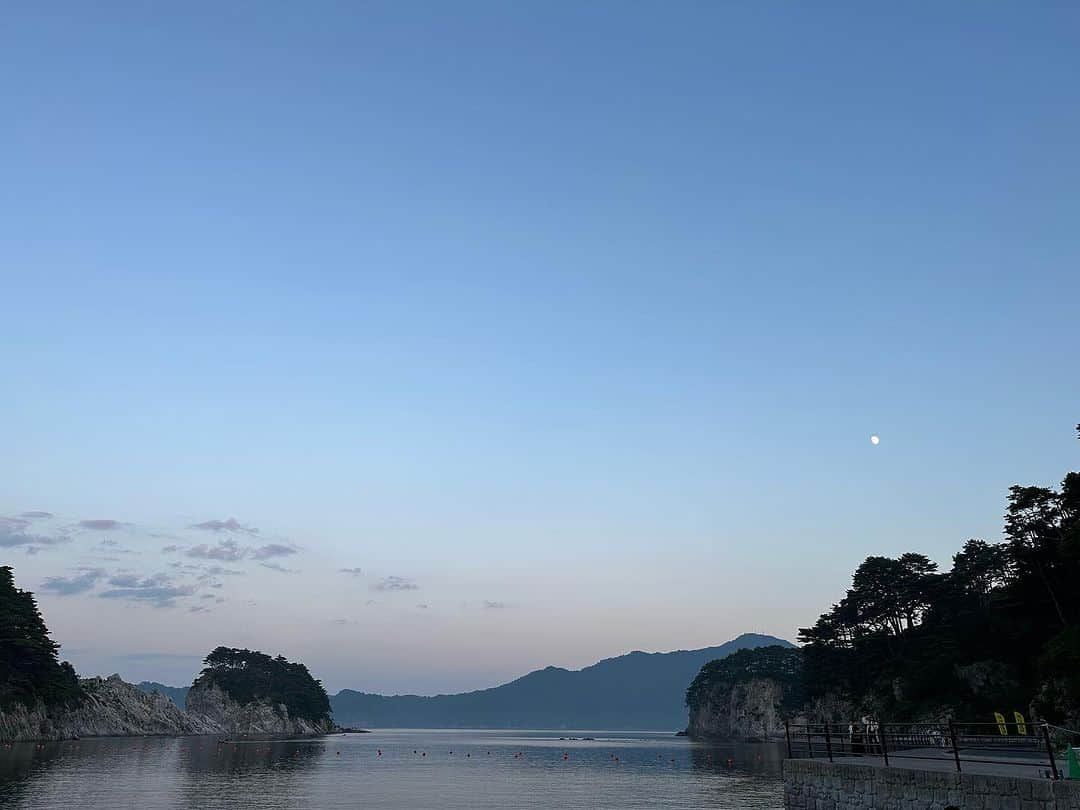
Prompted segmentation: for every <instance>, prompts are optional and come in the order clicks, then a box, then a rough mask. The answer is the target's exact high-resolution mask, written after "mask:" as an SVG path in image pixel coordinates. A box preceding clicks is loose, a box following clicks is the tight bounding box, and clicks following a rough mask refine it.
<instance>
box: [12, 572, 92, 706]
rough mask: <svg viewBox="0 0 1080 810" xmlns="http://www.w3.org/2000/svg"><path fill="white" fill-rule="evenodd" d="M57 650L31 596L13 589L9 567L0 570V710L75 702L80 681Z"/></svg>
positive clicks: (13, 578) (13, 583) (13, 584)
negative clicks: (18, 704) (20, 705)
mask: <svg viewBox="0 0 1080 810" xmlns="http://www.w3.org/2000/svg"><path fill="white" fill-rule="evenodd" d="M59 650H60V645H59V644H57V643H56V642H55V641H53V640H52V639H51V638H49V630H48V628H46V627H45V622H44V620H43V619H42V618H41V613H40V612H39V611H38V607H37V602H35V601H34V595H33V594H32V593H30V592H29V591H23V590H20V589H18V588H16V587H15V577H14V575H13V574H12V572H11V567H10V566H7V565H4V566H0V709H6V708H8V707H10V706H12V705H13V704H15V703H21V704H23V705H25V706H33V705H34V704H35V703H37V702H38V701H43V702H44V703H45V704H46V705H49V706H52V705H56V704H61V703H70V702H73V701H76V700H78V698H79V696H80V692H79V679H78V677H76V675H75V670H74V669H73V668H72V666H71V664H69V663H67V662H66V661H64V662H61V661H60V660H59V659H58V657H57V653H58V652H59Z"/></svg>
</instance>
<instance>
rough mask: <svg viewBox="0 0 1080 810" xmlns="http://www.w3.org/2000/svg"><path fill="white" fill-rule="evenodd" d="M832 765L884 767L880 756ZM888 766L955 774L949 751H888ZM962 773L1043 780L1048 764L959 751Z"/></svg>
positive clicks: (1026, 754) (1020, 755)
mask: <svg viewBox="0 0 1080 810" xmlns="http://www.w3.org/2000/svg"><path fill="white" fill-rule="evenodd" d="M833 762H839V763H843V764H845V765H869V766H873V767H879V768H883V767H885V763H884V762H883V761H882V759H881V757H880V756H874V755H864V756H835V757H833ZM889 765H890V766H891V767H894V768H910V769H912V770H921V771H944V772H953V773H955V772H956V760H955V759H954V758H953V752H952V750H951V749H948V748H945V749H942V748H908V749H904V750H901V751H890V752H889ZM1057 766H1058V773H1059V774H1060V775H1061V776H1062V777H1064V776H1065V773H1066V769H1067V766H1066V763H1065V761H1064V760H1063V759H1060V758H1059V759H1058V760H1057ZM960 770H961V773H977V774H981V775H983V776H1019V777H1024V778H1027V779H1046V778H1047V774H1048V773H1049V772H1050V761H1049V759H1048V758H1047V757H1046V756H1045V755H1044V756H1042V757H1041V758H1040V757H1039V755H1038V754H1036V753H1033V752H1031V751H1016V752H1007V751H1001V752H999V751H980V750H974V751H972V750H966V749H963V748H961V749H960Z"/></svg>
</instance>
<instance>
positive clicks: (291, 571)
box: [259, 562, 299, 574]
mask: <svg viewBox="0 0 1080 810" xmlns="http://www.w3.org/2000/svg"><path fill="white" fill-rule="evenodd" d="M259 565H261V566H262V567H263V568H269V569H270V570H271V571H278V572H280V573H282V574H297V573H299V571H297V569H295V568H286V567H285V566H284V565H278V564H277V563H268V562H264V563H259Z"/></svg>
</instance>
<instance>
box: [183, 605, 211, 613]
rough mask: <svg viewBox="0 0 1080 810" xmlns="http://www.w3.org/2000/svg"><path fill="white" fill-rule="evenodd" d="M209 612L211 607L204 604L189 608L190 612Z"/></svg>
mask: <svg viewBox="0 0 1080 810" xmlns="http://www.w3.org/2000/svg"><path fill="white" fill-rule="evenodd" d="M209 612H210V608H208V607H204V606H202V605H192V606H191V607H189V608H188V613H209Z"/></svg>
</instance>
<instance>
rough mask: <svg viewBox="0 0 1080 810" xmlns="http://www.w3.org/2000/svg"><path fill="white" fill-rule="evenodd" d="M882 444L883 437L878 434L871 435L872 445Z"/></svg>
mask: <svg viewBox="0 0 1080 810" xmlns="http://www.w3.org/2000/svg"><path fill="white" fill-rule="evenodd" d="M880 443H881V437H880V436H878V435H877V434H876V433H871V434H870V444H873V445H877V444H880Z"/></svg>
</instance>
